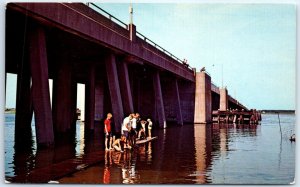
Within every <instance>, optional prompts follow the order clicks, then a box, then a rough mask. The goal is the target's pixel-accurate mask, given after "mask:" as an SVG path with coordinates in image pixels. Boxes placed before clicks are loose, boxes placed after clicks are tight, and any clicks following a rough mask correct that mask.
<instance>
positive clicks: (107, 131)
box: [104, 113, 113, 151]
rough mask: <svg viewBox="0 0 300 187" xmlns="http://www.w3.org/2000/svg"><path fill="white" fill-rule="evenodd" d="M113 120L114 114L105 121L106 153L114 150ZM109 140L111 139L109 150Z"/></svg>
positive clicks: (108, 115)
mask: <svg viewBox="0 0 300 187" xmlns="http://www.w3.org/2000/svg"><path fill="white" fill-rule="evenodd" d="M111 118H112V114H111V113H108V114H107V117H106V119H105V120H104V133H105V151H108V150H110V149H113V148H112V133H111V125H110V124H111ZM108 139H109V148H108V145H107V143H108Z"/></svg>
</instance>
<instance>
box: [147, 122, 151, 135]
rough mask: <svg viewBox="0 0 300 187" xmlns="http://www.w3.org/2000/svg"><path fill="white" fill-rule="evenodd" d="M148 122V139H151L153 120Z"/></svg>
mask: <svg viewBox="0 0 300 187" xmlns="http://www.w3.org/2000/svg"><path fill="white" fill-rule="evenodd" d="M147 121H148V138H151V130H152V121H151V119H147Z"/></svg>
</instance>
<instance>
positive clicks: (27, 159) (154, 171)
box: [5, 116, 295, 184]
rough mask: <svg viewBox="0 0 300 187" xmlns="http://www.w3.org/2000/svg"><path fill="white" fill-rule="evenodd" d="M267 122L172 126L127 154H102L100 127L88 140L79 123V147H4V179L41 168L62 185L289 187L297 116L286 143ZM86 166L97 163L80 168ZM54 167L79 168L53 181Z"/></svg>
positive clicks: (23, 177) (287, 126) (285, 120)
mask: <svg viewBox="0 0 300 187" xmlns="http://www.w3.org/2000/svg"><path fill="white" fill-rule="evenodd" d="M275 117H277V116H275ZM292 117H293V116H292ZM264 119H266V120H265V122H264V121H262V124H261V125H258V126H256V125H235V124H211V125H204V124H202V125H201V124H195V125H184V126H176V125H173V126H172V125H169V127H168V128H167V129H155V130H153V136H158V138H157V139H156V140H153V141H152V142H148V143H145V144H141V145H139V147H138V148H136V149H135V150H132V151H129V150H127V151H126V152H124V153H120V152H117V151H107V152H105V151H104V150H103V148H104V145H103V142H104V136H103V133H101V131H100V130H102V129H103V128H101V127H102V126H101V125H95V132H94V135H92V136H90V137H88V138H85V137H84V125H83V124H79V123H78V124H77V134H76V138H77V139H76V142H75V143H76V144H75V143H74V142H73V143H71V142H67V143H61V144H59V145H57V146H56V147H55V148H53V149H45V150H36V149H35V148H32V146H28V147H27V148H28V149H26V151H24V150H19V149H16V148H15V149H12V150H13V151H11V150H10V149H9V147H7V145H6V148H5V149H6V158H10V157H9V156H10V154H9V153H10V151H11V152H12V153H13V154H12V155H11V156H12V159H8V160H6V171H5V172H6V173H5V175H6V177H5V179H6V180H8V181H12V182H30V181H31V179H32V177H35V176H34V175H32V173H35V174H38V172H34V171H36V170H37V169H38V168H42V169H43V171H46V172H43V175H38V177H45V178H47V179H48V178H49V179H50V180H59V182H60V183H86V184H189V183H190V184H194V183H197V184H207V183H213V184H273V183H275V184H282V183H283V184H287V183H289V182H291V181H292V180H293V177H294V174H295V170H294V169H295V144H294V143H291V142H290V141H289V140H288V135H289V132H290V131H291V128H292V129H293V128H294V124H293V121H292V120H291V119H294V118H291V117H290V116H283V117H282V132H283V138H282V140H280V134H279V129H278V124H277V118H273V116H266V117H265V118H264ZM6 142H8V143H9V141H8V140H6ZM8 145H10V144H8ZM33 147H34V146H33ZM94 153H97V154H94ZM90 155H92V156H90ZM93 155H94V156H93ZM74 157H76V158H77V159H74V160H72V159H73V158H74ZM93 160H94V161H93ZM61 163H66V165H61ZM88 163H93V165H92V166H90V167H88V168H86V167H78V166H86V165H88ZM53 164H55V166H56V165H61V166H66V168H68V167H71V166H72V167H73V166H75V168H76V170H77V172H74V171H72V172H71V173H67V174H68V175H65V174H66V173H65V174H64V176H65V177H63V178H60V179H57V178H51V177H52V175H53V173H51V172H53V171H52V170H50V167H49V166H53ZM47 168H48V170H47ZM63 168H64V167H61V170H60V171H63V170H64V169H63ZM53 176H55V175H53ZM45 178H40V179H41V180H42V179H44V180H45ZM34 181H37V178H35V180H34ZM41 182H47V181H41Z"/></svg>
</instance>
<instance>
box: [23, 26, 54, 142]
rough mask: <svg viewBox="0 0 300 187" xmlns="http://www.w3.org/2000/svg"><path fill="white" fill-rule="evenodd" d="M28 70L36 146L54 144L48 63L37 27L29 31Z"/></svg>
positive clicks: (41, 33)
mask: <svg viewBox="0 0 300 187" xmlns="http://www.w3.org/2000/svg"><path fill="white" fill-rule="evenodd" d="M28 32H29V54H30V57H29V58H30V69H31V75H32V102H33V110H34V116H35V126H36V138H37V144H38V146H50V145H51V144H53V143H54V133H53V120H52V112H51V104H50V93H49V80H48V61H47V50H46V38H45V31H44V30H43V29H42V28H41V27H38V26H33V28H32V30H29V31H28Z"/></svg>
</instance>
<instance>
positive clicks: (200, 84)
mask: <svg viewBox="0 0 300 187" xmlns="http://www.w3.org/2000/svg"><path fill="white" fill-rule="evenodd" d="M211 104H212V102H211V78H210V76H209V75H207V74H206V73H205V72H197V73H196V90H195V114H194V123H210V122H211V119H212V106H211Z"/></svg>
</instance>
